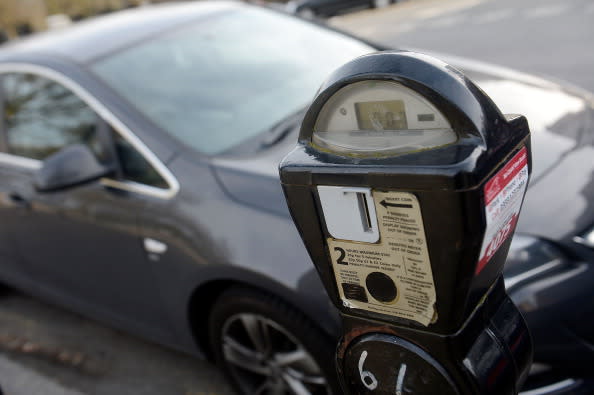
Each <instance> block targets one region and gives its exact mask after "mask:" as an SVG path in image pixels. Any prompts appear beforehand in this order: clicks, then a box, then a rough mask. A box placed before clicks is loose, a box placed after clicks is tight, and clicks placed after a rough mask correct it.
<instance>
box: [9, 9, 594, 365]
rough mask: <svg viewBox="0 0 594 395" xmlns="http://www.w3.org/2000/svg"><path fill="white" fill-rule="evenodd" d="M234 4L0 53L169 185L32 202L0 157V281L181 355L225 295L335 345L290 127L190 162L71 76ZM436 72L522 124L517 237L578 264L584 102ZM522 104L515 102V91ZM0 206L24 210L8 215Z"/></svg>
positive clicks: (85, 79)
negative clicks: (159, 248) (562, 251)
mask: <svg viewBox="0 0 594 395" xmlns="http://www.w3.org/2000/svg"><path fill="white" fill-rule="evenodd" d="M199 3H200V2H199ZM240 7H246V5H241V4H236V3H224V2H220V3H216V4H212V3H202V4H193V5H191V6H189V5H176V6H161V7H158V8H156V9H157V11H155V9H152V8H147V9H140V10H135V11H133V12H132V11H127V12H124V13H121V14H119V15H116V16H111V17H106V18H104V19H100V20H98V21H96V22H88V23H85V24H82V25H80V26H77V27H74V28H73V29H72V30H71V31H70V32H68V31H64V32H55V33H50V34H46V35H42V36H41V37H39V38H33V39H30V40H26V41H23V42H17V43H15V44H11V45H8V46H5V47H3V49H1V50H0V71H4V72H5V71H7V70H14V71H19V70H21V71H27V70H29V71H37V72H43V73H50V74H52V75H59V76H62V78H64V79H65V80H66V81H68V83H69V84H71V86H75V87H77V89H79V90H80V91H81V92H86V93H87V94H88V95H89V97H90V98H92V101H93V103H94V104H95V109H96V110H98V113H99V114H100V115H102V116H103V117H104V118H105V120H106V121H107V122H108V123H110V124H111V126H112V127H113V128H114V129H116V130H117V131H118V132H120V133H124V134H125V135H126V136H128V137H130V134H132V135H133V136H135V137H132V138H137V140H138V141H136V143H137V147H141V148H142V149H143V150H144V151H143V152H146V153H147V154H150V155H152V160H153V161H154V163H157V164H158V165H160V166H162V167H163V170H164V171H165V172H166V173H167V174H168V176H169V179H168V180H169V183H170V189H169V191H168V192H167V193H165V194H162V195H158V194H157V195H155V194H152V193H145V192H147V191H143V190H142V189H134V188H128V187H126V186H125V185H121V184H117V182H116V183H113V182H110V181H109V180H101V181H97V182H93V183H89V184H86V185H81V186H77V187H75V188H69V189H66V190H62V191H57V192H52V193H40V192H37V191H36V190H35V189H34V188H33V185H32V182H31V180H32V177H33V175H34V173H35V171H36V166H35V164H32V163H27V165H25V166H23V163H21V162H19V161H18V158H12V157H11V155H6V154H0V223H2V224H3V225H2V229H0V278H1V279H2V281H4V282H6V283H9V284H12V285H14V286H16V287H19V288H21V289H23V290H25V291H27V292H29V293H31V294H34V295H36V296H39V297H41V298H43V299H45V300H48V301H51V302H53V303H57V304H60V305H63V306H66V307H68V308H69V309H72V310H75V311H78V312H80V313H82V314H85V315H87V316H90V317H93V318H96V319H99V320H102V321H105V322H108V323H110V324H112V325H114V326H117V327H120V328H123V329H125V330H128V331H131V332H135V333H137V334H139V335H142V336H144V337H146V338H148V339H151V340H154V341H156V342H159V343H162V344H165V345H167V346H170V347H174V348H176V349H179V350H182V351H185V352H188V353H191V354H195V355H200V354H202V353H204V352H206V353H208V346H207V340H206V336H207V333H206V328H207V325H208V316H209V310H210V308H211V306H212V304H213V303H214V302H215V301H216V298H217V296H218V295H220V293H221V292H222V291H224V290H225V289H227V288H228V287H230V286H233V285H245V286H250V287H254V288H257V289H261V290H265V291H266V292H269V293H271V294H275V295H277V296H279V297H280V298H282V299H283V300H285V301H286V302H287V303H290V304H291V305H293V306H295V307H296V308H298V309H300V310H301V311H303V312H304V313H305V314H306V315H307V316H308V317H310V318H311V319H312V320H313V321H315V322H316V323H317V324H318V325H320V326H321V327H322V328H323V329H324V330H325V331H326V332H327V333H329V334H331V335H336V334H338V332H339V328H340V323H339V319H338V315H337V312H336V310H335V309H334V307H333V306H331V304H330V302H329V299H328V297H327V295H326V294H325V291H324V289H323V287H322V285H321V282H320V281H319V279H318V277H317V274H316V272H315V270H314V267H313V265H312V263H311V261H310V259H309V257H308V255H307V252H306V250H305V248H304V246H303V244H302V242H301V239H300V236H299V234H298V232H297V230H296V229H295V227H294V225H293V222H292V220H291V218H290V215H289V212H288V210H287V208H286V205H285V201H284V197H283V193H282V189H281V186H280V182H279V177H278V170H277V166H278V163H279V162H280V160H281V159H282V157H283V156H284V155H285V154H286V153H287V152H288V151H289V150H290V149H291V148H292V147H293V145H294V143H295V140H296V133H297V129H298V127H299V124H298V122H296V123H295V125H294V131H293V132H292V133H290V134H289V135H288V136H287V137H286V138H285V139H283V140H281V141H280V142H279V143H277V144H275V145H273V146H271V147H270V148H269V149H267V150H264V151H262V152H259V153H257V154H254V155H246V156H241V157H231V156H229V157H209V156H204V155H201V154H200V153H198V152H195V151H194V150H192V149H190V148H188V147H186V146H184V145H182V144H181V143H179V142H178V141H177V140H175V139H173V138H172V137H170V136H168V135H166V134H165V133H163V132H162V131H161V130H159V129H158V128H156V127H155V126H154V125H153V124H151V123H150V122H149V121H148V120H147V119H146V118H145V117H144V116H143V115H142V114H140V113H139V112H138V111H137V110H135V109H134V108H133V107H132V106H131V105H130V104H129V103H127V102H126V101H124V100H123V99H122V98H121V97H120V96H118V95H117V94H116V93H115V92H114V91H113V90H112V89H111V88H109V87H108V86H106V85H105V84H104V83H103V82H102V81H100V80H99V79H98V78H97V77H96V76H95V75H93V74H92V73H91V72H90V71H89V69H88V68H87V67H86V64H87V63H88V62H89V61H90V60H91V59H96V58H97V57H100V56H103V55H104V54H106V53H109V52H110V51H111V50H113V49H114V48H116V47H117V46H120V45H124V44H123V42H122V40H123V39H122V37H124V36H123V34H124V33H123V32H126V35H125V37H126V38H125V42H126V43H128V44H129V45H132V44H133V43H134V42H136V41H138V40H142V39H144V38H146V37H150V36H151V35H156V34H159V33H160V32H162V31H164V30H167V29H169V28H171V27H174V26H177V25H180V24H186V23H200V20H201V18H207V17H209V16H212V15H213V14H215V13H224V12H229V10H234V9H237V8H240ZM106 20H107V21H109V22H110V23H104V22H103V21H106ZM118 40H119V41H118ZM450 61H451V62H452V63H454V64H455V65H457V66H459V67H461V68H463V69H464V71H465V72H466V73H468V74H469V75H470V76H471V78H473V79H474V80H475V81H476V82H477V83H478V84H479V86H482V87H483V88H484V89H486V90H487V93H490V94H492V96H493V97H494V99H495V102H496V103H497V104H498V105H499V107H500V108H502V110H503V111H504V112H515V113H521V114H524V115H527V116H528V119H529V121H530V122H531V126H532V132H533V150H534V153H535V160H534V175H533V177H532V182H531V187H530V191H529V192H528V195H527V198H526V203H525V209H524V212H523V213H522V217H521V220H520V224H519V228H518V231H519V232H523V233H527V234H531V235H536V236H539V237H542V238H545V239H549V240H555V241H556V242H558V243H559V244H561V245H565V246H566V247H567V248H569V249H572V250H574V251H577V252H576V254H578V255H580V256H579V258H578V259H579V260H581V261H586V260H590V259H593V258H592V254H591V251H589V250H588V249H586V248H581V247H579V246H578V247H576V246H575V245H574V244H575V243H573V241H572V240H573V239H572V238H573V237H574V236H575V235H578V234H580V233H581V232H583V231H585V230H587V229H588V228H589V227H590V226H592V223H593V222H594V221H593V215H592V214H593V213H594V210H592V207H591V202H592V201H594V199H592V198H593V197H594V188H592V187H591V186H592V185H594V184H593V182H594V162H593V161H591V160H587V161H584V157H589V158H591V157H592V155H591V154H592V152H591V151H592V149H593V148H592V140H593V135H592V123H591V118H592V99H591V97H589V96H587V94H585V93H583V92H580V91H577V90H571V89H567V88H565V87H563V86H561V85H559V84H556V83H552V82H549V81H545V80H541V79H538V78H535V77H532V76H526V75H522V74H520V73H515V72H512V71H509V70H505V69H500V68H496V67H493V66H490V65H484V64H479V63H475V62H470V61H466V60H464V59H453V58H452V59H451V60H450ZM313 93H314V92H312V95H313ZM528 93H530V97H529V98H526V97H525V96H523V95H526V94H528ZM543 98H555V99H556V100H557V101H556V102H555V103H557V104H556V106H557V107H556V108H555V111H552V110H551V111H543V103H544V102H543V101H542V100H543ZM0 130H1V129H0ZM2 148H3V147H2V145H0V150H1V149H2ZM588 155H590V156H588ZM39 165H41V164H37V167H38V166H39ZM112 181H113V180H112ZM116 181H117V180H116ZM148 192H150V191H148ZM15 195H16V196H19V197H22V198H23V199H24V200H26V202H27V204H25V205H22V204H19V202H18V201H15V200H14V197H15ZM576 198H577V200H578V201H579V204H578V203H576ZM552 201H554V202H555V207H562V208H563V215H562V216H558V217H557V218H555V221H551V220H550V218H546V217H545V216H543V213H546V212H549V211H550V208H549V207H550V205H551V202H552ZM147 239H151V240H155V241H158V242H159V243H163V244H164V245H165V246H166V248H167V250H166V252H165V253H162V254H154V253H151V252H150V251H147V250H146V249H145V248H143V242H144V241H146V240H147ZM580 248H581V249H580ZM567 281H569V280H567ZM580 287H583V286H582V285H580ZM568 298H569V299H571V298H570V296H568ZM564 301H565V300H560V301H556V302H555V303H557V304H559V303H561V302H564ZM576 314H577V313H576Z"/></svg>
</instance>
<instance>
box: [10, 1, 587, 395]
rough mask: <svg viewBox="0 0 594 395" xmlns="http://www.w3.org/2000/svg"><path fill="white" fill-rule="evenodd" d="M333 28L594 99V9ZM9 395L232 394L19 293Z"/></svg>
mask: <svg viewBox="0 0 594 395" xmlns="http://www.w3.org/2000/svg"><path fill="white" fill-rule="evenodd" d="M330 23H331V24H332V25H334V26H338V27H340V28H342V29H345V30H348V31H351V32H353V33H355V34H357V35H360V36H363V37H365V38H368V39H371V40H374V41H377V42H380V43H384V44H387V45H389V46H393V47H399V48H415V49H421V50H426V51H431V52H441V53H447V54H452V55H457V56H463V57H469V58H473V59H477V60H482V61H486V62H491V63H495V64H499V65H504V66H508V67H513V68H516V69H518V70H521V71H525V72H529V73H536V74H543V75H548V76H551V77H553V78H557V79H561V80H565V81H569V82H571V83H573V84H576V85H578V86H581V87H583V88H586V89H588V90H590V91H592V92H594V72H593V70H594V67H593V66H594V51H593V50H592V39H593V38H594V2H592V1H589V0H563V1H560V0H523V1H519V0H450V1H444V0H406V1H402V2H400V3H398V4H395V5H392V6H389V7H386V8H382V9H379V10H369V11H361V12H357V13H352V14H348V15H344V16H340V17H336V18H333V19H332V20H331V21H330ZM0 386H2V388H3V389H4V391H5V393H6V395H31V394H46V395H54V394H56V395H58V394H59V395H103V394H106V395H107V394H109V395H112V394H122V395H125V394H134V395H145V394H146V395H153V394H154V395H157V394H158V395H168V394H171V395H174V394H182V395H227V394H231V391H230V389H229V387H228V386H227V385H226V383H225V380H224V379H223V377H222V376H221V375H220V373H219V372H218V370H217V369H216V368H215V367H214V366H213V365H211V364H210V363H208V362H205V361H200V360H196V359H194V358H191V357H189V356H187V355H184V354H181V353H177V352H175V351H170V350H167V349H165V348H163V347H160V346H158V345H155V344H152V343H148V342H144V341H142V340H140V339H138V338H136V337H133V336H130V335H127V334H124V333H121V332H119V331H116V330H114V329H111V328H109V327H106V326H103V325H101V324H99V323H96V322H94V321H90V320H87V319H85V318H83V317H81V316H78V315H76V314H72V313H69V312H66V311H64V310H62V309H59V308H56V307H53V306H49V305H46V304H44V303H43V302H40V301H37V300H35V299H32V298H30V297H28V296H26V295H23V294H21V293H19V292H16V291H8V292H4V293H2V294H0Z"/></svg>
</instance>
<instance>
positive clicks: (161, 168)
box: [0, 63, 180, 199]
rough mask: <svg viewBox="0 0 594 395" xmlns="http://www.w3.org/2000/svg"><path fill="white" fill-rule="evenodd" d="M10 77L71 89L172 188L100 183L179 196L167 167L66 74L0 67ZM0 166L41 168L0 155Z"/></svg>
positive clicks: (105, 180)
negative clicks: (15, 75)
mask: <svg viewBox="0 0 594 395" xmlns="http://www.w3.org/2000/svg"><path fill="white" fill-rule="evenodd" d="M7 73H30V74H36V75H39V76H41V77H45V78H48V79H50V80H53V81H55V82H57V83H59V84H62V85H63V86H64V87H66V88H68V89H70V90H71V91H72V92H73V93H74V94H76V95H77V96H78V97H79V98H80V99H81V100H83V101H84V102H85V103H86V104H87V105H88V106H89V107H91V108H92V109H93V110H94V111H95V112H96V113H97V114H98V115H99V116H100V117H101V118H103V120H105V121H106V122H107V123H109V124H110V125H111V127H112V128H113V129H114V130H115V131H116V132H117V133H119V134H120V135H121V136H122V137H123V138H124V139H126V140H127V141H128V142H129V143H130V144H131V145H132V146H133V147H134V148H135V149H136V150H138V152H140V154H141V155H142V156H144V158H145V159H146V160H147V161H148V162H149V163H150V164H151V165H152V166H153V167H154V168H155V170H156V171H157V172H158V173H159V174H160V175H161V177H163V179H164V180H165V181H166V182H167V184H168V185H169V187H168V188H157V187H153V186H150V185H145V184H140V183H137V182H133V181H121V180H114V179H111V178H102V179H101V180H100V181H101V183H102V184H103V185H105V186H108V187H111V188H118V189H122V190H125V191H129V192H138V193H141V194H145V195H150V196H154V197H158V198H161V199H171V198H173V197H174V196H175V195H177V193H178V192H179V189H180V185H179V182H178V181H177V179H176V178H175V176H174V175H173V174H172V173H171V171H169V169H168V168H167V166H165V165H164V164H163V162H161V160H160V159H159V158H157V156H156V155H155V154H154V153H153V152H152V151H151V150H150V149H149V148H148V147H147V146H146V145H145V144H144V143H143V142H142V141H141V140H140V139H139V138H138V137H137V136H136V135H135V134H134V133H133V132H132V131H131V130H130V129H129V128H128V127H127V126H126V125H125V124H124V123H123V122H122V121H120V120H119V119H118V118H117V117H116V116H115V115H114V114H113V113H112V112H111V111H110V110H109V109H107V107H105V106H104V105H103V104H102V103H101V102H100V101H99V100H97V99H96V98H95V97H94V96H93V95H92V94H91V93H89V92H88V91H87V90H86V89H85V88H83V87H82V86H80V85H79V84H78V83H76V82H75V81H73V80H72V79H70V78H68V77H67V76H65V75H64V74H61V73H60V72H58V71H56V70H53V69H51V68H48V67H45V66H40V65H33V64H27V63H4V64H0V74H7ZM0 162H2V163H8V164H12V165H16V166H21V167H26V168H30V169H33V170H35V169H38V168H40V167H41V163H42V162H41V161H38V160H35V159H29V158H23V157H21V156H16V155H11V154H7V153H0Z"/></svg>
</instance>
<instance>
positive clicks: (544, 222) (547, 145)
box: [213, 55, 594, 239]
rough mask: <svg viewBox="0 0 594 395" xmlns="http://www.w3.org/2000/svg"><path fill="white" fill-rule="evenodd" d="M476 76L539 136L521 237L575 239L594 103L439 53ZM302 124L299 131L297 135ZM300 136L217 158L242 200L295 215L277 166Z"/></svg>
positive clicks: (591, 154) (588, 213) (562, 88)
mask: <svg viewBox="0 0 594 395" xmlns="http://www.w3.org/2000/svg"><path fill="white" fill-rule="evenodd" d="M439 57H440V58H442V59H444V60H445V61H446V62H448V63H450V64H453V65H454V66H455V67H457V68H459V69H461V70H462V71H463V72H464V73H465V74H466V75H467V76H469V77H470V78H471V79H472V80H473V81H474V82H475V83H476V84H477V85H478V86H479V87H480V88H481V89H483V90H484V91H485V92H486V93H487V94H488V95H489V96H490V97H491V98H492V99H493V101H494V102H495V103H496V104H497V106H498V107H499V108H500V109H501V111H502V112H503V113H512V114H522V115H525V116H526V117H527V119H528V123H529V125H530V129H531V132H532V153H533V172H532V178H531V181H530V187H529V192H528V193H527V196H526V200H525V204H524V210H523V212H522V215H521V218H520V222H519V224H518V231H520V232H522V233H527V234H533V235H536V236H540V237H545V238H550V239H561V238H564V237H570V236H573V235H575V233H576V232H579V231H581V230H582V229H584V228H586V227H588V226H590V225H591V224H592V222H593V221H592V219H593V218H594V207H593V205H594V160H592V158H594V110H593V107H594V104H593V103H594V100H593V99H592V96H591V95H590V94H589V93H587V92H584V91H580V90H579V89H577V88H573V87H569V86H567V85H562V84H559V83H555V82H552V81H549V80H544V79H541V78H538V77H535V76H531V75H527V74H524V73H519V72H516V71H513V70H509V69H506V68H501V67H496V66H493V65H489V64H485V63H481V62H475V61H470V60H467V59H462V58H453V57H448V56H443V55H440V56H439ZM298 126H299V125H296V126H295V128H296V129H298ZM295 140H296V134H292V135H290V136H288V138H286V139H285V140H284V141H283V142H282V143H281V144H278V145H277V146H275V147H273V148H272V149H269V150H267V151H266V152H264V153H261V154H259V155H258V156H254V157H249V158H234V159H215V160H214V162H213V163H214V170H215V173H216V175H217V178H218V179H219V181H220V182H221V185H222V186H223V188H224V189H225V190H226V191H227V193H228V194H229V195H230V196H231V197H232V198H233V199H235V200H237V201H239V202H241V203H243V204H247V205H251V206H253V207H255V208H259V209H263V210H267V211H272V212H275V213H278V214H281V215H286V214H287V213H288V211H287V208H286V205H285V200H284V196H283V194H282V188H281V186H280V181H279V175H278V164H279V162H280V161H281V159H282V158H283V157H284V156H285V155H286V154H287V153H288V152H289V151H290V150H291V149H292V148H293V146H294V144H295Z"/></svg>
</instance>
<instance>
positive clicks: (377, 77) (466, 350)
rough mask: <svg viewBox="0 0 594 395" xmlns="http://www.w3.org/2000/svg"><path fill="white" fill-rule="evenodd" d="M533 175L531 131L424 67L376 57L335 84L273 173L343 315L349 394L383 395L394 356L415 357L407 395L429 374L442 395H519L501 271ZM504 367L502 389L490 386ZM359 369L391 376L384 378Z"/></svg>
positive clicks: (440, 69)
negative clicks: (487, 357)
mask: <svg viewBox="0 0 594 395" xmlns="http://www.w3.org/2000/svg"><path fill="white" fill-rule="evenodd" d="M530 169H531V159H530V131H529V128H528V123H527V121H526V119H525V118H524V117H523V116H520V115H502V114H501V112H500V111H499V109H498V108H497V107H496V106H495V104H494V103H493V102H492V101H491V100H490V98H489V97H488V96H487V95H486V94H485V93H484V92H482V91H481V90H480V89H479V88H478V87H477V86H476V85H475V84H474V83H473V82H472V81H470V80H469V79H468V78H466V77H465V76H464V75H463V74H462V73H460V72H459V71H457V70H456V69H454V68H453V67H451V66H449V65H447V64H445V63H443V62H441V61H439V60H437V59H435V58H432V57H430V56H427V55H423V54H418V53H413V52H407V51H392V52H381V53H375V54H370V55H366V56H363V57H360V58H357V59H355V60H353V61H351V62H350V63H348V64H346V65H344V66H343V67H341V68H340V69H338V70H337V71H336V72H335V73H333V74H332V75H331V76H330V78H329V79H328V80H327V81H326V83H325V84H324V85H323V86H322V87H321V89H320V91H319V92H318V95H317V97H316V98H315V100H314V102H313V104H312V105H311V107H310V109H309V111H308V112H307V114H306V116H305V118H304V121H303V124H302V128H301V132H300V136H299V141H298V144H297V146H296V148H295V149H294V150H293V151H292V152H291V153H289V155H288V156H287V157H286V158H285V159H284V160H283V161H282V163H281V165H280V174H281V181H282V185H283V188H284V192H285V196H286V199H287V203H288V206H289V209H290V211H291V215H292V217H293V219H294V221H295V223H296V225H297V227H298V229H299V231H300V233H301V236H302V238H303V241H304V243H305V245H306V247H307V249H308V252H309V254H310V256H311V258H312V260H313V262H314V264H315V266H316V268H317V270H318V273H319V275H320V277H321V278H322V281H323V283H324V285H325V287H326V289H327V290H328V294H329V296H330V298H331V299H332V302H333V303H334V305H335V306H336V307H337V308H338V309H339V310H340V312H341V315H342V317H343V321H344V326H345V331H346V333H345V335H344V337H343V340H342V343H341V347H340V349H339V353H338V362H339V363H338V369H339V372H340V373H341V374H343V376H345V377H343V383H344V384H345V389H344V390H345V392H347V393H348V392H349V391H350V392H351V393H362V392H364V391H366V390H369V391H372V388H373V390H375V391H376V392H373V393H383V392H382V391H383V390H382V388H383V387H382V385H385V383H386V382H388V381H389V382H390V384H389V387H390V388H391V390H389V391H388V390H386V391H387V392H386V393H395V392H394V391H395V390H394V389H395V388H397V387H398V384H399V382H398V380H399V378H398V377H399V376H402V375H403V373H402V370H399V369H400V368H398V366H399V365H398V364H397V363H394V364H390V363H384V362H389V361H386V360H385V358H389V355H392V354H394V355H400V360H401V362H402V361H404V360H406V359H407V357H406V355H408V357H410V361H409V362H408V364H406V366H408V373H405V374H406V375H405V376H404V377H405V378H407V380H404V378H403V379H402V380H401V382H400V391H401V392H400V393H402V394H404V393H413V392H414V391H417V392H414V393H424V392H423V391H424V390H423V388H422V387H418V386H415V384H414V380H415V379H414V377H413V376H411V375H414V373H413V372H411V370H413V369H414V370H416V371H417V372H418V371H419V369H420V370H423V369H424V371H425V374H428V373H427V372H430V371H431V372H433V373H432V374H433V376H431V377H434V379H432V380H433V381H431V380H429V381H431V382H432V383H433V384H434V385H435V386H436V387H435V388H434V389H436V388H442V389H443V388H444V385H445V384H444V383H450V384H451V388H452V392H451V393H498V394H505V393H513V392H514V391H517V386H518V385H519V383H521V382H522V380H523V379H524V378H525V376H526V373H527V369H528V366H529V363H530V360H531V342H530V337H529V335H528V332H527V329H526V325H525V323H524V321H523V319H522V317H521V316H520V314H519V312H518V311H517V309H516V308H515V307H514V306H513V304H512V303H511V302H510V300H509V298H508V297H507V295H506V294H505V289H504V286H503V280H502V270H503V266H504V263H505V260H506V256H507V251H508V249H509V244H510V242H511V236H512V234H513V231H514V229H515V224H516V221H517V217H518V214H519V210H520V206H521V204H522V200H523V197H524V193H525V190H526V186H527V182H528V177H529V173H530ZM358 227H359V228H358ZM355 228H356V229H355ZM365 336H368V337H365ZM369 336H371V337H369ZM378 336H379V337H378ZM386 336H387V337H386ZM361 344H364V345H365V346H361ZM359 348H360V350H359ZM492 348H496V349H497V350H498V351H497V352H499V353H500V354H501V355H500V357H501V358H499V359H498V357H494V360H493V361H490V362H485V361H484V358H483V356H484V354H482V353H484V352H485V351H486V350H490V349H492ZM363 349H365V350H366V351H364V350H363ZM371 349H375V350H378V352H379V351H381V352H380V354H381V353H383V354H382V355H383V357H381V358H380V359H379V360H377V357H374V356H373V355H377V353H375V354H373V355H372V354H371V351H369V350H371ZM354 350H355V351H354ZM387 350H392V351H387ZM386 352H387V353H388V354H386ZM473 353H474V354H473ZM363 354H365V355H366V356H367V355H369V358H367V357H366V358H362V356H363ZM496 354H497V353H496ZM473 355H474V359H473ZM498 355H499V354H498ZM374 358H375V359H374ZM413 360H414V361H416V362H413ZM361 361H363V362H361ZM501 361H503V362H504V364H503V365H502V366H500V367H499V373H498V374H499V376H498V377H499V378H500V380H498V381H497V382H495V383H493V382H490V383H487V379H486V376H488V375H492V374H493V371H492V370H491V369H494V367H495V365H497V364H501ZM367 364H372V365H373V364H375V365H377V367H376V369H381V368H382V367H383V368H385V369H387V371H386V372H385V374H387V375H390V377H391V379H389V380H388V379H383V380H379V379H378V378H377V377H376V376H374V375H373V374H372V373H370V372H368V371H367V370H365V369H366V366H367ZM425 364H427V366H425ZM411 366H416V368H413V367H411ZM422 366H425V368H422ZM397 368H398V369H397ZM506 369H507V370H506ZM350 371H352V372H350ZM349 372H350V373H349ZM365 373H368V374H369V375H370V376H369V375H368V376H365ZM378 374H379V373H378ZM419 374H420V373H419ZM481 375H482V376H485V377H482V376H481ZM372 376H373V377H372ZM504 376H505V377H504ZM371 377H372V378H373V380H376V381H377V383H375V384H374V382H373V380H371ZM481 377H482V378H481ZM416 380H417V381H418V382H419V383H421V382H425V383H426V382H427V379H426V377H421V376H418V377H417V378H416ZM491 381H493V380H491ZM378 383H379V384H378ZM382 383H383V384H382ZM407 383H408V384H407ZM461 383H462V384H461ZM468 383H471V384H469V385H470V387H472V388H473V389H472V390H468V391H467V389H468V388H470V387H469V386H468ZM357 385H358V386H359V387H360V388H359V387H357ZM378 385H379V387H378ZM407 385H408V386H409V387H408V388H409V390H411V391H413V390H414V391H413V392H406V391H405V389H406V388H407ZM419 385H420V384H419ZM374 386H375V387H374ZM353 388H358V389H356V390H355V389H353ZM378 391H379V392H378ZM419 391H420V392H419ZM473 391H474V392H473ZM508 391H509V392H508ZM396 393H398V392H396ZM426 393H431V392H426ZM443 393H450V392H447V391H446V392H443Z"/></svg>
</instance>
